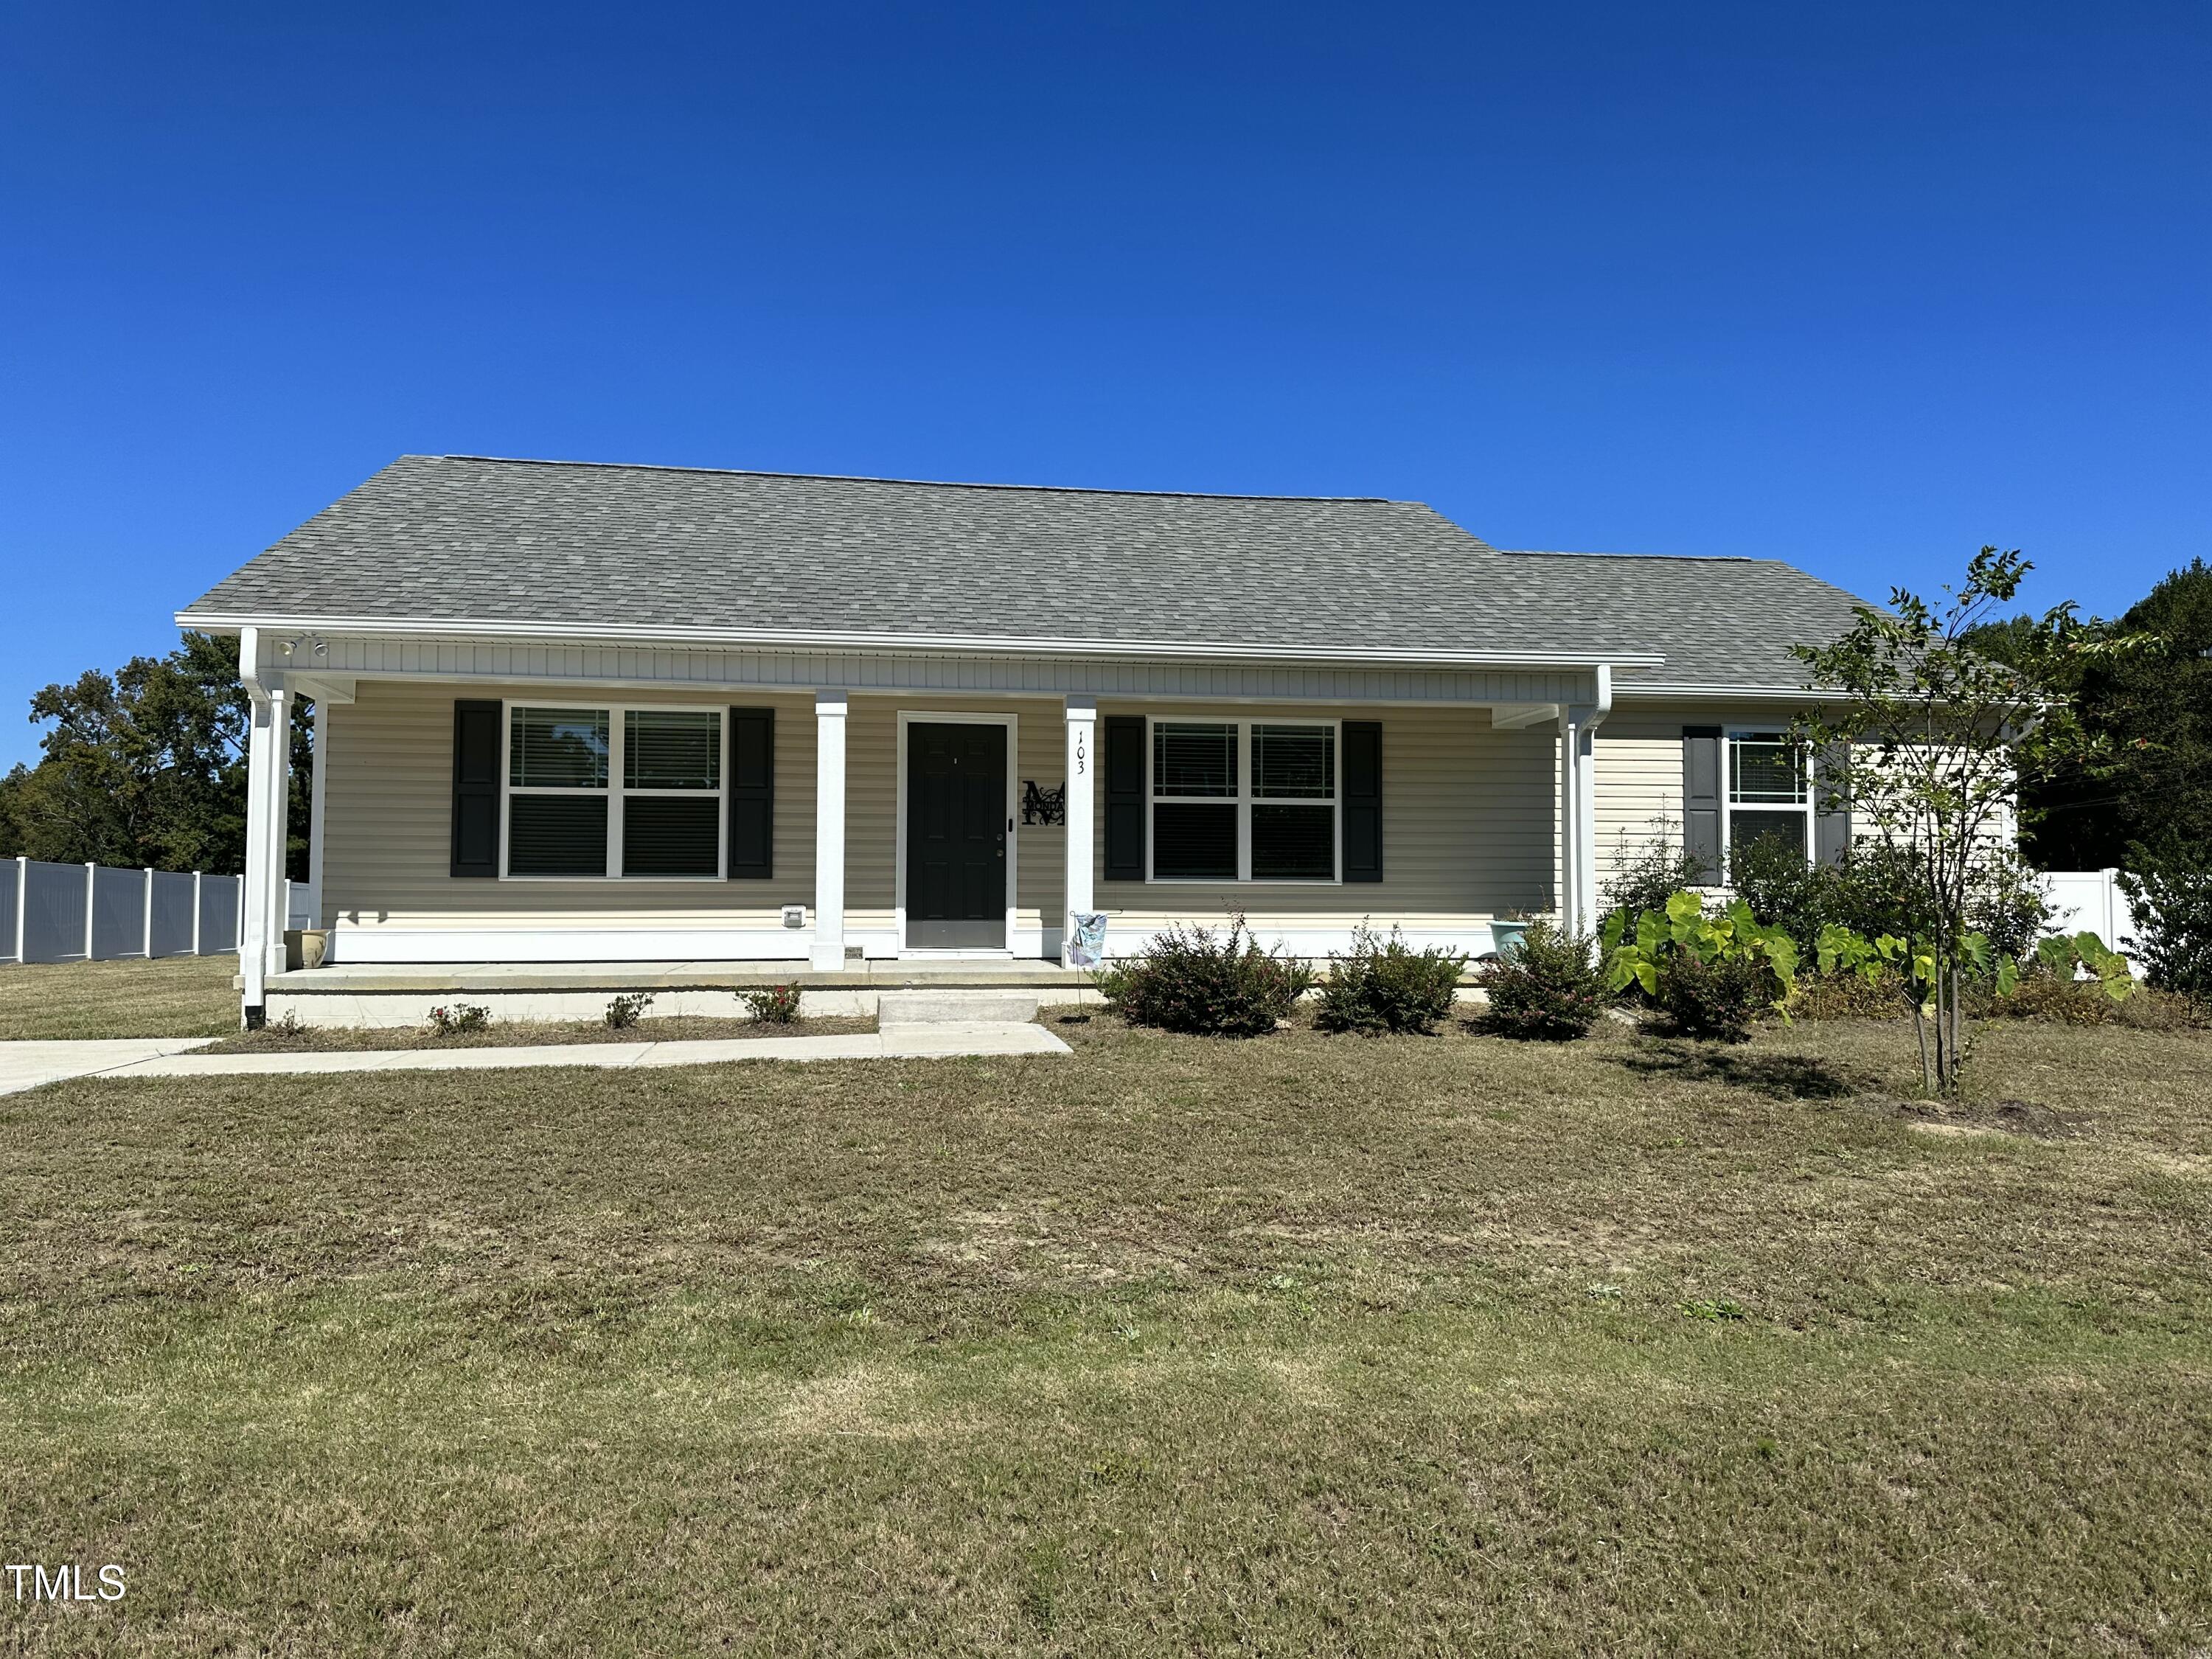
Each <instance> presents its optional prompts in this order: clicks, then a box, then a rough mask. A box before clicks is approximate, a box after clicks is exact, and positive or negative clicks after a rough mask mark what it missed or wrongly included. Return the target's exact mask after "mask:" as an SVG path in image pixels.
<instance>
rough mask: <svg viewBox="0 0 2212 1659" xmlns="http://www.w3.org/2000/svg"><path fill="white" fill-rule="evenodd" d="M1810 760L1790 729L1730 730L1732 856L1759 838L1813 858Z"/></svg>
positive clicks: (1728, 829) (1728, 834)
mask: <svg viewBox="0 0 2212 1659" xmlns="http://www.w3.org/2000/svg"><path fill="white" fill-rule="evenodd" d="M1806 758H1807V757H1806V754H1805V750H1804V748H1803V746H1802V744H1796V743H1793V742H1792V741H1790V734H1789V733H1788V732H1777V731H1771V730H1768V731H1760V730H1753V729H1746V730H1743V731H1730V732H1729V734H1728V788H1727V790H1726V792H1725V793H1724V796H1723V799H1724V800H1725V802H1726V805H1725V808H1724V810H1725V811H1726V812H1727V815H1728V823H1727V826H1726V830H1725V834H1726V837H1727V845H1728V850H1729V856H1730V857H1734V856H1735V854H1736V853H1737V852H1739V851H1741V849H1742V848H1745V847H1747V846H1749V845H1750V844H1751V843H1752V842H1754V841H1760V840H1765V839H1769V838H1773V839H1778V840H1780V841H1781V842H1783V843H1784V845H1785V846H1787V847H1789V848H1790V849H1791V850H1792V851H1793V852H1795V853H1796V854H1798V855H1799V856H1800V857H1802V858H1803V859H1804V860H1806V861H1807V862H1808V863H1810V862H1811V861H1812V858H1813V848H1814V842H1813V788H1812V775H1811V768H1810V767H1808V765H1807V764H1806Z"/></svg>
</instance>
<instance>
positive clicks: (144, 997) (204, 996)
mask: <svg viewBox="0 0 2212 1659" xmlns="http://www.w3.org/2000/svg"><path fill="white" fill-rule="evenodd" d="M237 975H238V958H237V957H235V956H221V957H162V958H161V959H160V960H158V961H155V962H127V961H126V962H55V963H34V964H33V965H32V966H30V967H27V968H25V967H18V966H16V965H15V964H14V963H7V964H3V965H0V1042H11V1041H14V1040H15V1039H17V1038H21V1037H147V1036H223V1035H224V1034H225V1033H227V1032H230V1031H234V1030H237V1029H238V993H237V992H236V991H235V990H234V989H233V988H232V987H231V981H232V980H234V978H236V977H237Z"/></svg>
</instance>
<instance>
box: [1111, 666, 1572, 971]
mask: <svg viewBox="0 0 2212 1659" xmlns="http://www.w3.org/2000/svg"><path fill="white" fill-rule="evenodd" d="M1111 714H1150V715H1152V717H1153V718H1155V719H1165V718H1176V717H1181V716H1186V715H1188V716H1195V717H1198V718H1200V719H1215V720H1251V719H1255V718H1262V717H1267V718H1274V717H1279V718H1281V719H1284V720H1297V719H1299V718H1301V717H1304V718H1309V719H1317V720H1328V719H1336V718H1345V719H1355V720H1380V721H1381V722H1382V725H1383V879H1382V880H1381V881H1379V882H1352V883H1345V884H1334V885H1323V884H1300V883H1284V882H1249V883H1242V884H1239V883H1235V882H1231V883H1223V884H1204V883H1176V884H1159V883H1146V882H1128V881H1113V882H1109V881H1106V880H1103V879H1100V880H1099V881H1098V882H1097V888H1096V896H1097V903H1098V906H1099V908H1101V909H1103V910H1106V911H1108V912H1109V914H1111V915H1112V916H1113V918H1114V920H1113V921H1112V922H1111V924H1110V927H1111V928H1112V929H1113V930H1114V931H1115V932H1116V933H1122V934H1125V935H1126V934H1128V933H1139V934H1140V933H1146V932H1148V931H1151V930H1153V929H1157V928H1158V927H1164V926H1165V925H1167V924H1168V923H1169V922H1171V921H1176V920H1178V919H1181V918H1186V917H1188V918H1193V919H1195V920H1198V921H1207V922H1218V921H1223V920H1224V919H1225V918H1226V917H1227V915H1228V914H1229V913H1230V911H1231V910H1232V909H1239V910H1242V911H1243V912H1244V913H1245V915H1246V916H1247V917H1248V918H1249V920H1250V921H1251V923H1252V925H1253V926H1254V927H1255V928H1256V929H1258V930H1259V931H1260V933H1261V934H1262V936H1263V937H1264V936H1265V935H1266V934H1267V933H1270V932H1274V931H1291V930H1296V929H1299V928H1304V927H1327V928H1342V927H1350V926H1351V925H1352V924H1353V923H1354V922H1357V921H1359V920H1360V919H1361V918H1362V917H1371V918H1373V920H1374V921H1375V923H1376V926H1378V927H1388V926H1389V925H1390V924H1391V923H1393V922H1397V923H1401V924H1403V925H1404V926H1405V927H1407V928H1408V929H1409V930H1414V929H1427V928H1433V929H1438V930H1444V929H1452V928H1462V927H1469V926H1474V925H1480V923H1482V922H1485V921H1489V920H1491V919H1492V918H1494V917H1496V916H1497V915H1499V914H1500V913H1502V912H1504V911H1507V910H1545V909H1548V908H1551V906H1552V904H1553V883H1554V873H1555V868H1556V864H1555V859H1554V855H1553V839H1552V831H1553V820H1554V817H1555V814H1556V811H1557V798H1558V794H1559V790H1558V786H1557V784H1556V782H1555V778H1556V776H1557V767H1558V754H1559V744H1558V738H1557V734H1556V733H1555V732H1553V730H1551V729H1550V728H1549V727H1545V728H1541V729H1539V730H1537V731H1534V732H1499V731H1495V730H1493V729H1492V726H1491V724H1490V714H1489V711H1488V710H1486V709H1483V708H1346V707H1344V706H1342V705H1303V706H1286V705H1279V704H1267V705H1254V704H1249V703H1237V704H1218V703H1217V704H1195V703H1194V704H1175V705H1169V704H1123V703H1114V702H1102V703H1101V704H1100V705H1099V715H1100V718H1101V719H1102V720H1103V719H1104V718H1105V717H1106V716H1108V715H1111ZM1146 762H1147V765H1149V763H1150V756H1149V754H1148V755H1147V757H1146ZM1102 807H1103V802H1102ZM1104 859H1105V813H1104V811H1103V810H1101V811H1099V812H1098V814H1097V860H1098V862H1097V865H1095V866H1094V869H1096V870H1100V871H1103V868H1104Z"/></svg>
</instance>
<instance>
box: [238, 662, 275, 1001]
mask: <svg viewBox="0 0 2212 1659" xmlns="http://www.w3.org/2000/svg"><path fill="white" fill-rule="evenodd" d="M251 645H252V641H251V639H250V638H249V639H248V640H247V641H246V647H251ZM246 647H241V655H242V654H243V649H244V648H246ZM274 707H275V706H274V705H273V704H272V703H271V702H270V700H269V698H268V697H267V696H266V695H262V696H254V697H253V698H252V702H250V703H249V704H248V709H249V714H248V720H249V725H248V726H247V728H246V875H245V878H244V879H243V880H241V881H240V883H239V890H238V972H239V977H240V979H241V980H242V981H244V988H243V990H242V991H241V993H240V1005H241V1007H242V1010H243V1013H242V1018H243V1019H244V1021H245V1024H246V1026H247V1027H248V1028H249V1029H251V1028H252V1027H253V1026H255V1025H258V1024H260V1022H261V1011H262V1008H263V1007H264V1005H265V1004H266V1002H267V1000H268V998H267V997H266V995H265V994H264V989H263V981H264V978H265V976H266V975H267V972H268V967H269V906H268V904H267V902H266V900H267V896H268V893H269V866H270V847H269V839H270V824H269V774H270V770H271V769H272V768H273V767H274V765H275V760H274V757H273V756H272V754H271V752H270V750H271V738H272V733H271V730H270V726H271V720H270V716H271V714H272V713H273V711H274ZM277 945H278V947H279V948H280V949H281V948H282V947H283V939H281V938H280V939H278V941H277Z"/></svg>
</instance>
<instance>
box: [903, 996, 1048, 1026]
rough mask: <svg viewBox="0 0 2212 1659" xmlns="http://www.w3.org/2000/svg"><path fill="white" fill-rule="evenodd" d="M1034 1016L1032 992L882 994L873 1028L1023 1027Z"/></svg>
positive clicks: (1034, 1006)
mask: <svg viewBox="0 0 2212 1659" xmlns="http://www.w3.org/2000/svg"><path fill="white" fill-rule="evenodd" d="M1036 1015H1037V996H1036V992H1034V991H885V992H884V993H883V994H882V996H881V997H880V998H879V999H878V1001H877V1004H876V1029H877V1030H882V1031H889V1030H894V1029H896V1028H897V1027H899V1026H906V1025H975V1024H1000V1025H1026V1024H1029V1022H1030V1021H1031V1020H1033V1019H1035V1018H1036Z"/></svg>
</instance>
